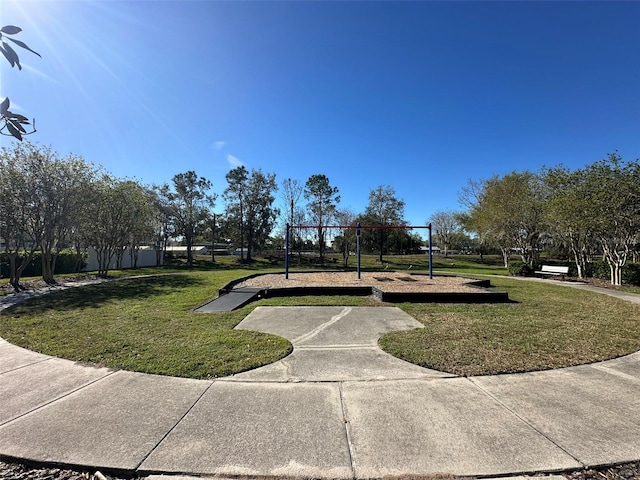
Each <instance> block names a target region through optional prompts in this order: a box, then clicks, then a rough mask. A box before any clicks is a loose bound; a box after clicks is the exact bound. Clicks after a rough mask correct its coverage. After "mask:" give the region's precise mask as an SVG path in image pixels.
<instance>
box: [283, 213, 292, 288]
mask: <svg viewBox="0 0 640 480" xmlns="http://www.w3.org/2000/svg"><path fill="white" fill-rule="evenodd" d="M290 228H291V226H290V225H289V224H288V223H287V233H286V234H285V236H284V278H285V280H289V230H290Z"/></svg>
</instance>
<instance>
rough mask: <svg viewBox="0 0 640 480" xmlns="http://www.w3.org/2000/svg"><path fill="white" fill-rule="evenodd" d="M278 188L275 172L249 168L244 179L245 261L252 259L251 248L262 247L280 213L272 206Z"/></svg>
mask: <svg viewBox="0 0 640 480" xmlns="http://www.w3.org/2000/svg"><path fill="white" fill-rule="evenodd" d="M277 189H278V186H277V184H276V176H275V174H273V173H271V174H265V173H263V172H262V170H251V174H250V175H249V177H248V179H247V181H246V189H245V200H246V211H245V215H246V224H247V261H252V258H251V255H252V249H253V247H254V245H255V246H259V247H263V246H264V244H265V242H266V240H268V238H269V235H270V234H271V231H272V230H273V226H274V224H275V220H276V218H277V216H278V214H279V213H280V211H279V210H278V209H274V208H273V202H274V201H275V196H274V193H275V192H276V190H277Z"/></svg>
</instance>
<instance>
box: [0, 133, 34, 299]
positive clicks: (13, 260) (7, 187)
mask: <svg viewBox="0 0 640 480" xmlns="http://www.w3.org/2000/svg"><path fill="white" fill-rule="evenodd" d="M37 155H39V152H38V151H37V150H36V149H34V148H32V146H31V145H29V146H24V145H17V146H16V147H15V148H13V149H11V150H10V149H7V148H3V149H2V150H1V153H0V178H2V182H0V239H2V240H3V241H4V248H3V250H4V254H5V258H6V259H7V261H8V262H9V271H10V274H9V283H10V284H11V286H12V287H13V288H14V290H15V291H16V292H18V291H20V290H24V288H23V287H22V285H21V284H20V277H21V276H22V272H23V271H24V269H25V268H26V267H27V265H29V263H30V262H31V260H32V259H33V256H34V253H35V251H36V250H37V248H38V246H39V245H40V240H41V238H42V222H41V212H40V211H39V209H38V205H37V202H35V201H34V200H35V199H37V198H38V185H37V184H36V183H35V182H33V181H31V178H30V177H31V173H32V172H33V169H32V168H31V166H32V163H33V161H34V158H33V157H34V156H37Z"/></svg>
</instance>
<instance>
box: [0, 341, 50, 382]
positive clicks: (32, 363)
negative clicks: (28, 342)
mask: <svg viewBox="0 0 640 480" xmlns="http://www.w3.org/2000/svg"><path fill="white" fill-rule="evenodd" d="M7 343H8V342H7ZM50 360H53V357H48V358H43V359H41V360H36V361H35V362H31V363H26V364H24V365H20V366H19V367H16V368H12V369H11V370H7V371H5V372H0V375H4V374H5V373H10V372H15V371H16V370H20V369H21V368H27V367H31V366H33V365H37V364H39V363H43V362H48V361H50Z"/></svg>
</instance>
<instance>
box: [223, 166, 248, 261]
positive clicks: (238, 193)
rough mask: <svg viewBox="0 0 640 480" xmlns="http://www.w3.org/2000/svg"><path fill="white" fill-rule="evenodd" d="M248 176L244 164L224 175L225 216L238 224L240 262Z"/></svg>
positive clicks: (242, 249)
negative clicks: (225, 180)
mask: <svg viewBox="0 0 640 480" xmlns="http://www.w3.org/2000/svg"><path fill="white" fill-rule="evenodd" d="M248 177H249V172H248V171H247V168H246V167H245V166H244V165H240V166H239V167H236V168H234V169H233V170H230V171H229V172H228V173H227V175H226V176H225V178H226V179H227V188H226V189H225V190H224V198H225V200H226V205H227V212H226V217H227V220H230V219H231V218H235V219H236V222H237V225H238V232H239V236H240V262H243V261H244V215H245V212H244V208H245V201H246V198H245V196H246V190H247V179H248Z"/></svg>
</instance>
